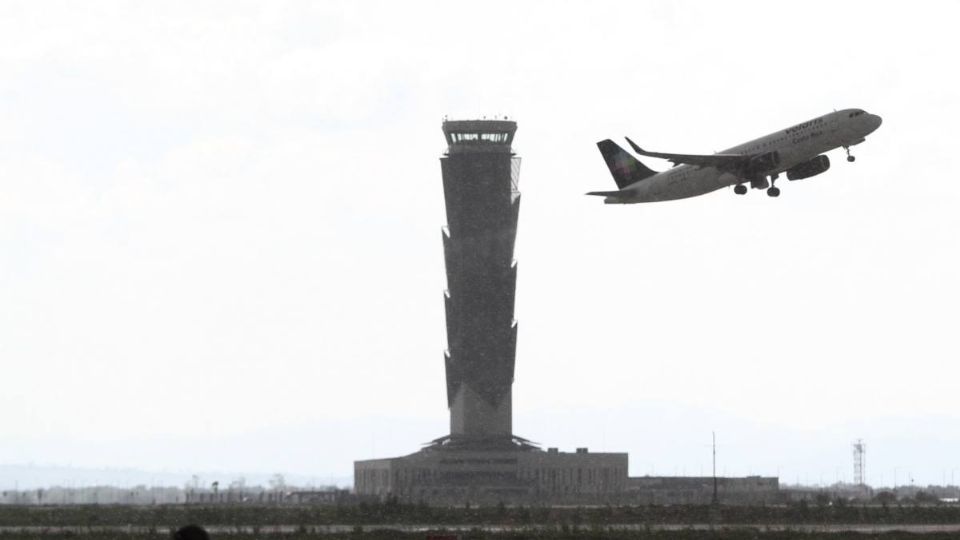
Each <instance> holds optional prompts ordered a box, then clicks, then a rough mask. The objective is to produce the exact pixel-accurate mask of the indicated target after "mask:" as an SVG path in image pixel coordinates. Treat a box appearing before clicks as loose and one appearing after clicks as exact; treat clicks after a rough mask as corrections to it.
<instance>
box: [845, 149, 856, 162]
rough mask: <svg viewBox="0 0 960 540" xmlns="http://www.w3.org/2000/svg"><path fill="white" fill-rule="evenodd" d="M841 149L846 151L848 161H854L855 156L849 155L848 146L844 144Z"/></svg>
mask: <svg viewBox="0 0 960 540" xmlns="http://www.w3.org/2000/svg"><path fill="white" fill-rule="evenodd" d="M843 149H844V151H846V153H847V161H849V162H850V163H853V162H854V161H856V160H857V157H856V156H851V155H850V147H849V146H844V147H843Z"/></svg>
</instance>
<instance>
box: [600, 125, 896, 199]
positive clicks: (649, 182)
mask: <svg viewBox="0 0 960 540" xmlns="http://www.w3.org/2000/svg"><path fill="white" fill-rule="evenodd" d="M881 122H882V120H881V119H880V117H879V116H877V115H873V114H869V113H866V112H864V111H862V110H860V109H844V110H842V111H835V112H832V113H829V114H826V115H823V116H819V117H817V118H814V119H812V120H809V121H807V122H803V123H800V124H797V125H795V126H792V127H789V128H787V129H783V130H780V131H777V132H775V133H771V134H769V135H766V136H764V137H760V138H759V139H754V140H752V141H749V142H746V143H743V144H740V145H738V146H734V147H733V148H730V149H728V150H724V151H723V152H721V154H740V155H752V154H760V153H766V152H773V151H776V152H777V153H778V154H779V164H778V165H777V167H776V168H775V169H772V170H769V171H766V172H765V174H766V175H770V176H774V177H775V176H776V175H779V174H780V173H782V172H785V171H788V170H789V169H792V168H793V167H795V166H797V165H800V164H802V163H805V162H807V161H809V160H811V159H813V158H815V157H817V156H818V155H820V154H823V153H824V152H828V151H830V150H833V149H836V148H840V147H850V146H853V145H855V144H859V143H861V142H863V141H864V139H865V137H866V136H867V135H869V134H870V133H872V132H873V131H874V130H876V129H877V128H878V127H880V124H881ZM750 180H751V179H746V178H741V177H738V176H736V175H735V174H734V173H732V172H729V171H721V170H718V169H717V168H716V167H713V166H699V165H678V166H676V167H673V168H672V169H669V170H666V171H663V172H660V173H657V174H655V175H653V176H651V177H649V178H646V179H644V180H641V181H639V182H636V183H634V184H631V185H629V186H627V187H625V188H623V189H622V190H621V191H619V192H617V193H616V194H615V195H613V194H611V195H609V196H607V197H606V198H605V199H604V202H606V203H609V204H633V203H642V202H656V201H670V200H675V199H685V198H688V197H696V196H698V195H703V194H705V193H710V192H711V191H715V190H718V189H720V188H724V187H729V186H733V185H736V184H743V183H747V184H749V183H750ZM763 187H765V186H763Z"/></svg>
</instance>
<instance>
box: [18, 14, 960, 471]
mask: <svg viewBox="0 0 960 540" xmlns="http://www.w3.org/2000/svg"><path fill="white" fill-rule="evenodd" d="M958 18H960V4H957V3H956V2H935V1H930V2H923V3H919V4H916V5H915V6H914V7H910V8H909V9H908V6H907V5H906V4H904V3H902V2H839V3H838V2H803V3H796V2H794V3H777V4H771V3H769V2H753V3H744V2H722V3H719V2H706V1H704V2H637V1H630V2H491V1H484V2H469V3H450V2H383V3H374V2H259V3H255V2H238V1H229V2H228V1H223V2H139V3H138V2H119V1H118V2H84V3H77V2H66V1H62V2H33V1H31V2H10V1H3V2H0V362H2V364H0V365H2V374H0V381H2V382H0V384H2V391H0V464H17V463H29V462H34V463H43V464H56V465H73V466H76V467H107V466H109V467H133V468H140V469H147V470H170V471H185V472H191V471H197V472H199V471H214V470H230V471H247V472H251V473H252V472H264V473H266V472H275V471H282V472H287V473H290V474H294V473H296V474H301V475H314V476H318V477H328V476H329V477H337V478H342V477H349V476H350V475H351V472H352V460H353V459H366V458H371V457H389V456H395V455H402V454H406V453H410V452H412V451H415V450H416V449H418V448H419V445H420V444H421V443H423V442H426V441H428V440H430V439H432V438H435V437H438V436H441V435H444V434H446V433H447V432H448V423H447V422H448V413H447V409H446V396H445V385H444V373H443V349H444V346H445V345H444V342H445V329H444V316H443V300H442V291H443V288H444V283H445V277H444V268H443V257H442V245H441V232H440V231H441V226H442V225H444V223H445V216H444V206H443V194H442V189H441V177H440V164H439V161H438V159H439V157H440V156H441V154H442V152H443V150H444V144H445V143H444V140H443V137H442V133H441V130H440V125H441V122H442V119H443V118H444V117H445V116H449V117H450V118H476V117H480V116H484V115H486V116H493V115H508V116H510V118H512V119H516V120H517V122H518V125H519V129H518V131H517V136H516V140H515V144H514V147H515V150H516V151H517V152H518V154H519V155H520V156H521V157H522V158H523V166H522V169H521V180H520V189H521V191H522V193H523V198H522V201H521V213H520V223H519V234H518V242H517V249H516V258H517V260H518V261H519V278H518V285H517V289H518V290H517V307H516V318H517V319H518V321H519V340H518V341H519V344H518V351H517V369H516V382H515V385H514V429H515V432H516V433H517V434H518V435H521V436H523V437H526V438H529V439H533V440H535V441H538V442H540V443H541V444H543V445H544V446H560V447H561V448H562V449H565V450H570V449H572V448H573V447H575V446H587V447H590V448H591V450H605V451H624V452H629V453H630V471H631V474H634V475H638V474H700V473H706V472H707V471H708V470H709V463H710V449H709V443H710V432H711V430H716V431H717V435H718V441H719V443H720V446H719V453H718V456H719V462H720V467H719V468H720V471H719V472H721V473H726V474H737V475H740V474H765V475H777V474H779V475H781V477H782V479H783V481H785V482H795V481H798V480H799V481H801V482H805V483H818V482H823V483H827V482H833V481H835V480H838V479H839V480H847V481H850V480H852V474H853V458H852V449H851V443H852V442H853V441H854V440H855V439H857V438H863V439H864V440H865V441H866V443H867V474H868V480H869V481H870V482H871V483H885V484H892V483H893V481H894V476H895V475H896V480H897V481H898V482H899V483H900V484H903V483H907V482H909V480H910V478H913V479H914V481H915V482H916V483H918V484H921V483H923V484H925V483H929V482H933V483H940V482H941V481H943V480H946V481H949V480H950V478H951V477H954V478H955V481H956V482H958V483H960V458H958V456H960V429H957V427H958V425H960V393H958V390H960V368H958V365H957V360H958V358H960V354H958V353H960V347H958V345H957V340H956V328H957V320H958V316H957V305H958V300H960V284H958V278H957V276H958V275H960V257H958V240H957V231H958V230H960V227H958V226H960V214H958V212H957V208H958V206H960V174H958V165H957V161H956V152H957V148H958V146H960V144H958V143H960V137H958V135H957V131H956V130H957V125H958V120H960V114H958V113H960V95H958V85H957V83H958V77H957V75H956V67H955V65H956V51H957V50H958V49H960V39H958V37H957V30H956V21H957V20H958ZM847 107H859V108H863V109H866V110H867V111H869V112H871V113H876V114H879V115H881V116H882V117H883V118H884V123H883V126H882V127H881V128H880V129H879V130H878V131H877V132H875V133H874V134H873V135H871V136H870V137H869V139H868V140H867V141H866V142H865V143H864V144H862V145H860V146H857V147H855V148H854V154H855V155H856V156H857V158H858V159H857V161H856V163H853V164H850V163H847V162H846V161H845V160H844V159H843V153H842V151H834V152H832V153H831V154H830V157H831V159H832V163H833V168H831V170H830V171H828V172H827V173H826V174H824V175H822V176H817V177H815V178H812V179H809V180H804V181H801V182H789V183H788V182H786V181H782V182H781V183H780V186H781V188H782V190H783V194H782V196H781V197H780V198H779V199H770V198H768V197H767V196H766V195H765V194H764V193H763V192H762V191H758V190H754V191H752V192H751V193H750V194H749V195H748V196H745V197H738V196H735V195H734V194H733V192H732V190H731V189H725V190H721V191H718V192H714V193H712V194H709V195H706V196H703V197H699V198H695V199H689V200H682V201H676V202H668V203H654V204H646V205H632V206H605V205H603V204H602V201H601V200H600V199H598V198H593V197H586V196H584V195H583V193H584V192H586V191H592V190H609V189H614V183H613V180H612V178H611V177H610V176H609V174H608V172H607V170H606V167H605V166H604V163H603V160H602V158H601V157H600V155H599V153H598V152H597V149H596V147H595V146H594V143H595V142H596V141H598V140H601V139H604V138H614V139H615V140H620V141H622V137H623V136H624V135H629V136H631V138H632V139H634V140H635V141H637V142H638V143H639V144H641V145H642V146H644V147H648V148H651V149H653V150H658V151H671V152H686V153H709V152H713V151H718V150H721V149H724V148H727V147H730V146H733V145H735V144H738V143H740V142H744V141H746V140H749V139H752V138H755V137H758V136H761V135H765V134H767V133H770V132H773V131H776V130H779V129H782V128H785V127H788V126H790V125H793V124H796V123H799V122H801V121H804V120H807V119H810V118H813V117H816V116H819V115H821V114H825V113H827V112H830V111H831V110H833V109H835V108H836V109H840V108H847ZM645 162H646V163H647V165H649V166H651V167H652V168H655V169H658V170H662V169H664V168H666V167H669V163H665V162H662V161H659V160H653V159H650V160H646V161H645ZM6 480H7V481H8V483H9V480H10V479H6ZM17 480H19V481H23V482H29V481H30V479H29V478H21V479H17Z"/></svg>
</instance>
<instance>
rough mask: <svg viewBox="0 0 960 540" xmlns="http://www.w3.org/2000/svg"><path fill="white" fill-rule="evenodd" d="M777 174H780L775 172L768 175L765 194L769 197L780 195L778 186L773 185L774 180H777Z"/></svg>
mask: <svg viewBox="0 0 960 540" xmlns="http://www.w3.org/2000/svg"><path fill="white" fill-rule="evenodd" d="M779 176H780V175H779V174H775V175H773V176H771V177H770V187H769V188H767V196H769V197H779V196H780V188H778V187H777V186H775V185H773V184H774V182H776V181H777V177H779Z"/></svg>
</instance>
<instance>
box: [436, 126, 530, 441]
mask: <svg viewBox="0 0 960 540" xmlns="http://www.w3.org/2000/svg"><path fill="white" fill-rule="evenodd" d="M516 130H517V124H516V122H512V121H507V120H466V121H463V120H461V121H446V122H444V123H443V133H444V136H445V137H446V140H447V152H446V154H445V155H444V156H443V157H442V158H441V159H440V166H441V171H442V174H443V192H444V198H445V201H446V212H447V226H446V227H445V228H444V230H443V250H444V258H445V263H446V270H447V289H446V291H445V294H444V301H445V304H446V323H447V350H446V353H445V355H444V356H445V358H444V360H445V364H446V376H447V377H446V378H447V405H448V407H449V409H450V437H449V439H448V441H446V442H448V443H455V444H457V445H461V444H462V445H467V446H486V447H489V446H501V445H505V446H509V445H512V444H514V443H513V440H514V439H513V436H512V427H513V426H512V402H511V388H512V385H513V373H514V363H515V359H516V346H517V324H516V321H515V320H514V318H513V314H514V299H515V293H516V284H517V266H516V262H515V261H514V259H513V249H514V243H515V241H516V236H517V217H518V214H519V210H520V193H519V191H518V190H517V184H518V181H519V171H520V158H519V157H517V156H516V155H515V154H514V153H513V151H512V148H511V143H512V142H513V136H514V134H515V133H516Z"/></svg>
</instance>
